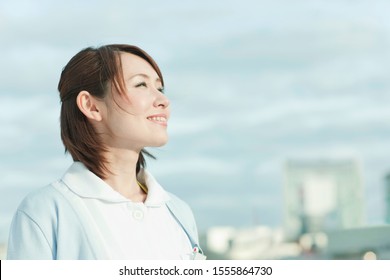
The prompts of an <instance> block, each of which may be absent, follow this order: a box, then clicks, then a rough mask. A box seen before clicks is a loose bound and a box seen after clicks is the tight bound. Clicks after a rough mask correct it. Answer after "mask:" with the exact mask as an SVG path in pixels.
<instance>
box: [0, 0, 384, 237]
mask: <svg viewBox="0 0 390 280" xmlns="http://www.w3.org/2000/svg"><path fill="white" fill-rule="evenodd" d="M389 10H390V3H388V2H387V1H380V0H377V1H374V2H373V1H368V0H364V1H363V0H360V1H359V0H358V1H349V0H343V1H342V0H338V1H336V0H333V1H325V0H315V1H309V0H307V1H304V0H299V1H288V0H278V1H264V0H262V1H255V0H252V1H249V0H243V1H173V0H168V1H115V0H114V1H83V2H82V3H81V1H74V0H70V1H66V2H64V1H11V0H4V1H1V3H0V33H1V38H2V39H1V41H2V43H1V45H0V53H1V62H2V63H1V64H0V125H1V128H2V129H1V130H0V139H1V140H0V141H1V145H0V174H1V176H0V192H1V196H0V215H1V216H0V240H5V239H6V237H7V234H8V232H7V231H8V226H9V222H10V219H11V217H12V214H13V212H14V211H15V209H16V207H17V204H18V203H19V202H20V200H21V199H22V197H24V196H25V195H26V193H28V192H29V191H31V190H33V189H36V188H39V187H42V186H44V185H47V184H48V183H50V182H52V181H54V180H56V179H57V178H58V177H59V176H61V175H62V174H63V172H64V171H65V170H66V168H67V167H68V166H69V164H70V163H71V159H70V157H69V156H64V153H63V147H62V143H61V141H60V136H59V122H58V117H59V99H58V93H57V90H56V87H57V82H58V78H59V75H60V72H61V69H62V67H63V66H64V65H65V64H66V62H67V61H68V60H69V59H70V57H71V56H73V55H74V54H75V53H76V52H77V51H79V50H80V49H82V48H84V47H87V46H98V45H102V44H106V43H129V44H135V45H138V46H140V47H142V48H144V49H145V50H146V51H147V52H149V53H150V54H151V55H152V56H153V57H154V58H155V59H156V61H157V62H158V63H159V65H160V67H161V69H162V71H163V74H164V77H165V82H166V93H167V95H168V97H169V98H170V100H171V106H172V118H171V122H170V126H169V132H170V142H169V143H168V144H167V145H166V146H164V147H161V148H158V149H151V150H150V151H151V152H152V153H154V154H155V155H156V156H157V157H158V160H157V161H155V162H152V161H149V169H150V170H151V171H152V172H153V173H154V174H155V176H156V177H157V178H158V179H159V181H160V182H161V183H162V184H163V185H164V186H165V188H166V189H168V190H170V191H172V192H174V193H176V194H178V195H179V196H181V197H182V198H183V199H185V200H186V201H187V202H188V203H189V204H190V205H191V206H192V208H193V210H194V213H195V216H196V217H197V220H198V224H199V227H200V229H201V230H205V229H207V228H208V227H209V226H213V225H233V226H250V225H253V224H254V223H255V222H256V223H261V224H264V225H269V226H272V227H278V226H281V223H282V209H283V201H282V184H283V181H282V176H283V164H284V162H285V161H286V160H288V159H350V158H353V159H356V160H358V161H359V162H360V164H361V167H362V175H363V179H364V191H365V203H366V216H367V223H383V221H384V207H385V205H384V199H385V196H384V176H385V174H386V173H387V172H389V171H390V110H389V104H390V94H389V90H390V79H389V73H390V20H389V19H388V15H387V13H388V11H389Z"/></svg>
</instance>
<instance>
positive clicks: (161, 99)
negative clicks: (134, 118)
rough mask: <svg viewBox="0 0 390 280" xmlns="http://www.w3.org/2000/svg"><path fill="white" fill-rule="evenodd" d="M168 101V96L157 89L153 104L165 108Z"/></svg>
mask: <svg viewBox="0 0 390 280" xmlns="http://www.w3.org/2000/svg"><path fill="white" fill-rule="evenodd" d="M169 103H170V102H169V99H168V97H167V96H166V95H165V94H163V93H162V92H161V91H157V94H156V99H155V101H154V106H155V107H162V108H167V107H168V106H169Z"/></svg>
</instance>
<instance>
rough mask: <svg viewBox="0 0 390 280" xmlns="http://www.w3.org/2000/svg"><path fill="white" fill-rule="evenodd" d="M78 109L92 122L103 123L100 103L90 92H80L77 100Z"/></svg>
mask: <svg viewBox="0 0 390 280" xmlns="http://www.w3.org/2000/svg"><path fill="white" fill-rule="evenodd" d="M76 102H77V107H79V109H80V111H81V112H82V113H83V114H84V115H85V116H86V117H87V118H88V119H90V120H95V121H98V122H99V121H101V120H102V115H101V112H100V111H99V106H100V105H99V103H98V101H97V100H96V98H95V97H94V96H92V95H91V94H90V93H89V92H88V91H85V90H83V91H80V92H79V94H78V95H77V98H76Z"/></svg>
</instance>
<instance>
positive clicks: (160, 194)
mask: <svg viewBox="0 0 390 280" xmlns="http://www.w3.org/2000/svg"><path fill="white" fill-rule="evenodd" d="M138 180H139V181H140V182H142V183H143V184H146V185H147V186H148V195H147V197H146V200H145V205H146V206H151V207H157V206H161V205H163V204H165V203H166V202H167V201H168V200H170V197H169V195H168V194H167V192H166V191H165V190H164V189H163V188H162V187H161V185H160V184H159V183H158V182H157V181H156V179H155V178H154V177H153V176H152V175H151V174H150V173H149V172H148V171H147V170H144V169H141V170H140V172H139V174H138ZM62 181H63V182H64V183H65V184H66V185H67V186H68V188H69V189H70V190H72V191H73V192H74V193H76V194H77V195H79V196H81V197H84V198H94V199H99V200H103V201H106V202H129V201H130V200H129V199H128V198H126V197H124V196H123V195H121V194H120V193H118V192H117V191H115V190H114V189H113V188H112V187H111V186H110V185H108V184H107V183H106V182H104V181H103V180H102V179H101V178H99V177H98V176H96V175H95V174H94V173H93V172H91V171H89V170H88V168H86V167H85V165H84V164H83V163H81V162H78V161H76V162H74V163H73V164H72V165H71V166H70V167H69V169H68V170H67V171H66V173H65V174H64V176H63V177H62Z"/></svg>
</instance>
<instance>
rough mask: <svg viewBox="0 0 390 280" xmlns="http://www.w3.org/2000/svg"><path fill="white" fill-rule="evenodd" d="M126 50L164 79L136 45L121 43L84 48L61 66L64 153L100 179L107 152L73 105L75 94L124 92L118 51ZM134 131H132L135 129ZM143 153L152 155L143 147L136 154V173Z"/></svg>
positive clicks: (61, 121) (74, 103)
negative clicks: (147, 64) (112, 88)
mask: <svg viewBox="0 0 390 280" xmlns="http://www.w3.org/2000/svg"><path fill="white" fill-rule="evenodd" d="M121 52H127V53H131V54H134V55H137V56H139V57H141V58H143V59H145V60H146V61H147V62H148V63H149V64H150V65H151V66H152V67H153V69H154V70H155V71H156V73H157V74H158V76H159V77H160V79H161V82H162V85H164V80H163V77H162V74H161V71H160V68H159V67H158V65H157V63H156V62H155V61H154V60H153V58H152V57H151V56H150V55H148V54H147V53H146V52H145V51H143V50H142V49H140V48H139V47H136V46H132V45H125V44H113V45H105V46H101V47H98V48H93V47H88V48H85V49H83V50H81V51H80V52H78V53H77V54H76V55H75V56H73V57H72V58H71V60H70V61H69V62H68V64H67V65H66V66H65V67H64V68H63V70H62V73H61V77H60V81H59V83H58V91H59V93H60V99H61V116H60V123H61V139H62V142H63V144H64V146H65V152H69V153H70V154H71V156H72V158H73V160H74V161H80V162H82V163H83V164H84V165H85V166H86V167H87V168H88V169H89V170H90V171H91V172H93V173H95V174H96V175H97V176H99V177H100V178H102V179H104V178H106V174H107V173H109V172H110V170H108V168H107V165H106V163H107V159H106V158H105V157H104V153H105V152H106V151H107V149H106V147H105V146H104V144H103V142H102V140H101V138H100V136H99V134H98V133H97V132H96V131H95V129H94V128H93V126H92V124H91V123H90V122H89V121H88V119H87V117H86V116H85V115H84V114H83V113H82V112H81V111H80V109H79V108H78V106H77V103H76V98H77V95H78V94H79V93H80V92H81V91H83V90H85V91H88V92H89V93H90V94H91V95H93V96H95V97H96V98H104V97H105V96H106V94H107V93H108V89H109V88H111V85H113V86H114V87H115V88H116V90H117V92H119V94H124V92H125V91H124V90H125V86H124V81H123V76H122V67H121V62H120V53H121ZM135 133H136V132H135ZM145 155H147V156H149V157H152V158H154V156H153V155H151V154H150V153H148V152H147V151H146V150H145V149H143V150H142V151H141V153H140V155H139V158H138V161H137V166H136V172H137V173H138V172H139V170H140V169H141V168H142V167H145V165H146V161H145Z"/></svg>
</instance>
